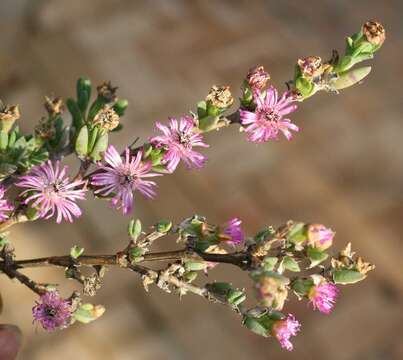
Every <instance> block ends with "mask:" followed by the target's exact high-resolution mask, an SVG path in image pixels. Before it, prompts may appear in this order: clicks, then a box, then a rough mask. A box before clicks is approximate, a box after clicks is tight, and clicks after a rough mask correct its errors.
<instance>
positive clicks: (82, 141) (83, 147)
mask: <svg viewBox="0 0 403 360" xmlns="http://www.w3.org/2000/svg"><path fill="white" fill-rule="evenodd" d="M75 150H76V153H77V155H78V156H79V157H81V158H83V157H85V156H87V154H88V127H87V125H84V126H83V127H82V128H81V129H80V131H79V132H78V136H77V139H76V143H75Z"/></svg>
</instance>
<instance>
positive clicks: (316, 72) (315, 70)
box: [298, 56, 323, 78]
mask: <svg viewBox="0 0 403 360" xmlns="http://www.w3.org/2000/svg"><path fill="white" fill-rule="evenodd" d="M298 66H299V68H300V69H301V72H302V74H303V75H304V76H306V77H310V78H314V77H318V76H320V75H321V74H322V73H323V69H322V59H321V58H320V57H319V56H308V57H306V58H304V59H298Z"/></svg>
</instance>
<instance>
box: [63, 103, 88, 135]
mask: <svg viewBox="0 0 403 360" xmlns="http://www.w3.org/2000/svg"><path fill="white" fill-rule="evenodd" d="M66 105H67V109H68V110H69V111H70V114H71V116H72V117H73V126H74V127H75V128H76V129H80V128H81V127H82V126H83V124H84V118H83V115H82V114H81V111H80V108H79V107H78V105H77V103H76V102H75V101H74V100H73V99H71V98H68V99H67V100H66Z"/></svg>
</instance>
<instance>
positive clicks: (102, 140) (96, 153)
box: [90, 133, 108, 161]
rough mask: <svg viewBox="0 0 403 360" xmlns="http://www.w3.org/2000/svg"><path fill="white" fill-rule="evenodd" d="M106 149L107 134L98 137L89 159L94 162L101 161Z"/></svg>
mask: <svg viewBox="0 0 403 360" xmlns="http://www.w3.org/2000/svg"><path fill="white" fill-rule="evenodd" d="M107 148H108V133H105V134H103V135H101V136H100V137H98V140H97V142H96V143H95V146H94V149H93V150H92V151H91V153H90V157H91V158H92V159H93V160H95V161H99V160H101V159H102V154H103V153H104V152H105V151H106V149H107Z"/></svg>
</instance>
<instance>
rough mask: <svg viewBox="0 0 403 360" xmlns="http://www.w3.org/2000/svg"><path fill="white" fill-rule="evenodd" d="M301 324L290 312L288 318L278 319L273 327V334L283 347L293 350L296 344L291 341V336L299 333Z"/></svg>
mask: <svg viewBox="0 0 403 360" xmlns="http://www.w3.org/2000/svg"><path fill="white" fill-rule="evenodd" d="M300 328H301V324H300V323H299V321H298V320H296V319H295V317H294V316H293V315H291V314H288V316H287V318H285V319H283V320H277V321H276V322H275V323H274V324H273V327H272V334H273V336H275V337H276V338H277V340H278V341H279V342H280V345H281V347H282V348H283V349H287V350H288V351H291V350H292V349H293V348H294V346H293V345H292V343H291V341H290V337H291V336H295V335H297V332H298V331H299V330H300Z"/></svg>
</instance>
